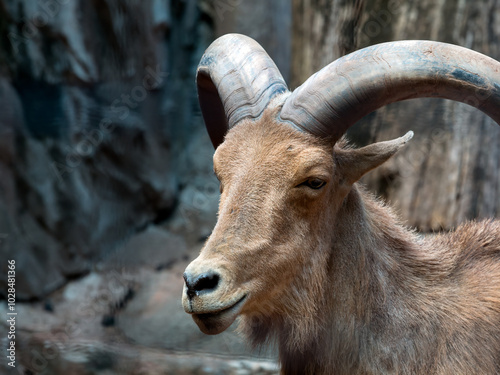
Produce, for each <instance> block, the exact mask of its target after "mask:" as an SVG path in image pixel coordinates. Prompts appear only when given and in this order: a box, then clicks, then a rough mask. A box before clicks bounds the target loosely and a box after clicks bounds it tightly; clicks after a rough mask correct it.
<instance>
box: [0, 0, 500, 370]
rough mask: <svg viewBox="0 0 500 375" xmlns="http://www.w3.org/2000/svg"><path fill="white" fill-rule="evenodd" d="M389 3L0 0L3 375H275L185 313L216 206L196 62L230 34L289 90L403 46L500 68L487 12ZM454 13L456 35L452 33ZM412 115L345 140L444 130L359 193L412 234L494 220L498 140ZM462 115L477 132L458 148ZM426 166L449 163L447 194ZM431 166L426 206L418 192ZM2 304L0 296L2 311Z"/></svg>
mask: <svg viewBox="0 0 500 375" xmlns="http://www.w3.org/2000/svg"><path fill="white" fill-rule="evenodd" d="M402 3H403V2H401V1H392V0H391V1H378V0H377V1H362V0H359V1H358V0H356V1H352V2H349V1H344V0H318V1H312V0H293V1H292V0H273V1H271V2H269V1H265V0H255V1H252V2H250V1H243V0H143V1H140V0H126V1H124V0H91V1H83V0H0V274H1V275H4V276H5V275H7V259H15V261H16V292H17V295H16V297H17V304H16V308H17V311H18V316H19V320H18V324H17V332H16V351H17V367H16V368H15V369H11V368H9V367H7V365H6V361H5V358H4V356H3V354H2V359H1V360H0V374H3V373H4V372H5V373H13V374H25V375H30V374H76V375H78V374H103V375H104V374H107V375H108V374H275V373H277V365H276V362H275V353H274V349H273V348H270V349H269V351H265V352H252V351H251V350H250V349H249V348H247V347H246V346H245V344H244V343H243V342H242V341H241V339H240V338H239V337H238V336H237V334H236V333H235V332H234V331H230V332H227V333H224V334H222V335H220V336H216V337H209V336H205V335H203V334H201V333H200V332H199V331H198V329H197V327H196V326H195V324H194V323H193V322H192V321H191V319H190V318H189V317H188V316H187V315H186V314H185V313H184V312H183V310H182V307H181V305H180V294H181V290H182V285H183V281H182V272H183V270H184V268H185V266H186V265H187V264H188V262H189V260H190V259H192V258H193V257H195V256H196V254H197V252H198V251H199V249H200V247H201V245H202V243H203V241H204V240H205V238H206V237H207V236H208V235H209V234H210V232H211V229H212V227H213V225H214V223H215V220H216V209H217V204H218V195H219V192H218V191H219V188H218V183H217V181H216V179H215V177H214V176H213V173H212V153H213V149H212V145H211V143H210V141H209V138H208V135H207V134H206V131H205V129H204V128H203V122H202V119H201V114H200V112H199V108H198V102H197V97H196V91H195V83H194V74H195V70H196V66H197V64H198V61H199V59H200V57H201V55H202V53H203V51H204V50H205V48H206V47H207V46H208V45H209V44H210V42H211V41H212V40H214V39H215V38H216V37H217V36H218V35H221V34H224V33H227V32H240V33H244V34H247V35H250V36H252V37H254V38H256V39H257V40H258V41H259V42H260V43H261V44H262V45H263V46H264V47H265V48H266V49H267V51H268V52H269V54H270V55H271V57H272V58H273V59H274V60H275V61H276V63H277V65H278V66H279V68H280V70H281V72H282V73H283V76H284V77H285V79H286V80H287V81H288V82H289V83H290V87H291V88H292V89H293V88H294V87H296V86H297V85H299V84H300V83H301V82H302V81H303V80H304V79H306V78H307V77H308V76H309V75H310V74H311V73H312V72H313V71H315V70H317V69H318V68H320V67H321V66H323V65H324V64H326V63H328V62H330V61H332V60H333V59H335V58H337V57H339V56H341V55H342V54H345V53H348V52H350V51H353V50H355V49H357V48H359V47H362V46H365V45H369V44H373V43H377V42H381V41H386V40H393V39H401V38H410V39H411V38H413V37H412V35H415V36H416V37H417V36H418V37H426V38H432V39H436V40H443V41H452V42H456V43H458V44H462V45H465V46H468V47H473V48H475V49H478V50H480V51H482V52H484V53H487V54H490V55H491V56H493V57H496V58H497V59H498V58H499V57H500V55H498V51H499V50H498V46H497V45H496V44H495V43H494V42H492V40H493V39H494V40H498V38H496V36H498V35H497V34H498V30H497V29H496V28H495V27H496V26H494V25H498V24H500V23H498V22H496V21H495V20H497V18H498V17H500V13H499V12H500V11H499V6H500V4H497V3H498V0H482V2H477V4H479V3H481V4H482V5H481V4H479V5H473V4H472V3H471V4H469V2H459V4H458V3H457V4H458V5H456V6H455V5H453V4H455V2H453V1H452V0H449V1H448V0H446V1H442V2H439V6H438V5H433V4H434V2H432V1H430V0H429V1H421V2H419V5H418V6H417V5H416V2H408V4H407V5H404V6H403V5H402ZM452 3H453V4H452ZM462 3H463V4H462ZM483 3H484V4H483ZM474 4H476V3H474ZM481 9H488V11H486V10H481ZM452 11H453V12H454V13H453V14H455V18H454V19H459V20H461V23H459V25H460V27H457V28H456V29H455V31H454V32H453V33H451V34H450V32H448V30H450V28H448V27H444V26H442V25H444V24H445V23H443V22H444V21H443V20H446V19H447V18H446V17H444V16H443V15H444V14H445V13H447V12H448V13H449V12H452ZM457 17H458V18H457ZM460 17H462V18H460ZM495 17H497V18H495ZM450 19H451V18H450ZM484 19H487V20H490V21H488V23H484V22H483V21H484ZM498 19H500V18H498ZM408 20H410V21H411V20H413V21H412V22H413V24H414V25H415V27H414V28H413V29H412V26H411V25H412V23H411V22H410V21H408ZM415 20H420V21H419V22H416V21H415ZM424 21H425V22H424ZM450 22H451V21H450ZM428 23H430V24H431V25H434V26H432V27H430V26H429V27H427V26H426V25H427V24H428ZM436 25H437V26H436ZM478 25H483V26H484V25H491V27H486V26H484V27H483V28H479V29H478V27H477V26H478ZM428 30H431V31H432V32H431V34H430V35H427V34H426V32H427V31H428ZM477 30H480V31H477ZM413 32H414V33H416V34H413ZM452 38H455V39H452ZM495 38H496V39H495ZM422 105H424V106H426V105H428V104H421V105H420V106H417V107H414V106H412V105H410V104H406V107H401V108H403V109H398V107H394V108H389V109H387V110H382V111H380V112H379V113H377V114H374V115H372V116H370V117H369V118H367V119H366V120H364V121H363V122H362V124H360V125H359V127H358V130H356V131H354V132H353V133H352V137H353V139H355V140H356V142H357V143H359V144H363V143H364V142H368V141H373V140H375V139H377V140H378V137H382V138H386V139H387V138H391V137H397V136H399V135H401V134H403V133H404V132H405V131H406V128H404V126H406V125H403V126H402V127H400V126H399V125H398V124H400V123H401V122H402V123H403V124H407V123H408V125H407V126H408V127H411V126H410V125H413V124H414V119H415V118H417V120H418V121H417V122H418V126H419V129H417V128H416V127H415V126H413V127H412V128H413V130H415V131H418V130H420V129H424V130H423V131H424V134H425V132H428V131H429V130H425V124H430V125H433V124H436V128H437V129H442V130H443V132H444V131H447V133H442V132H441V133H439V134H437V133H436V134H434V133H429V134H431V135H434V136H435V138H431V140H432V142H427V143H425V142H424V143H420V144H419V143H417V146H416V148H414V149H413V151H411V150H410V151H408V152H410V153H411V152H413V154H406V155H403V156H402V157H403V159H400V160H412V163H411V164H410V167H411V168H409V167H408V164H404V163H401V162H400V161H396V162H395V163H394V164H392V165H389V166H388V167H387V169H383V170H381V171H380V172H378V174H373V176H372V177H370V178H368V179H367V181H366V182H367V183H368V184H369V186H370V187H371V188H372V189H373V190H374V191H377V192H378V193H380V194H382V195H383V196H384V197H385V198H386V199H388V200H389V201H391V202H393V203H395V204H396V205H397V207H398V208H399V209H400V210H401V213H402V215H403V217H404V218H405V219H407V220H409V222H410V224H412V225H418V226H419V227H420V228H421V229H423V230H430V229H441V228H445V229H449V228H451V227H453V226H454V225H455V224H456V222H457V220H458V221H460V220H464V219H467V218H474V217H476V216H477V217H482V216H495V215H496V216H498V214H499V210H500V198H499V196H500V174H499V173H498V170H500V168H499V165H498V163H499V160H500V131H499V129H498V127H497V126H496V127H495V125H494V124H492V123H491V121H489V120H488V119H485V118H484V117H481V116H482V115H481V114H480V113H479V112H477V111H476V112H472V111H469V110H468V109H466V110H464V109H463V108H464V107H459V109H458V110H456V109H454V108H448V107H449V105H448V104H447V105H446V108H448V109H446V112H443V110H442V109H439V108H438V109H437V110H436V111H435V112H432V111H431V112H432V113H429V116H431V118H432V121H434V123H432V122H430V120H429V119H428V118H427V117H425V118H424V117H422V116H423V115H420V117H418V116H417V117H416V115H415V113H416V112H420V113H421V112H422V109H421V108H422V107H421V106H422ZM435 105H436V106H438V107H439V106H442V104H435ZM404 108H406V110H405V109H404ZM405 111H407V112H405ZM405 113H406V114H405ZM470 113H473V114H472V115H471V114H470ZM464 116H465V117H464ZM469 120H470V121H472V120H474V121H476V122H477V121H479V123H480V129H481V132H479V133H476V134H477V135H476V136H474V137H472V138H470V137H471V136H470V134H471V133H469V131H468V130H467V129H469V128H466V122H467V121H469ZM382 122H383V123H384V124H388V125H385V128H384V129H387V130H385V131H382V130H380V129H381V127H380V123H382ZM455 122H458V123H459V125H460V126H459V127H458V129H459V130H452V129H455V128H454V127H453V124H454V123H455ZM373 124H375V127H373V126H372V125H373ZM394 124H396V125H394ZM490 128H491V129H490ZM373 129H378V130H380V132H379V133H380V134H379V133H377V134H375V133H374V130H373ZM492 129H494V130H492ZM393 133H394V134H393ZM443 134H444V135H443ZM450 134H451V135H450ZM439 137H441V138H439ZM467 137H469V138H470V141H468V139H469V138H467ZM454 139H455V140H458V141H457V142H455V144H458V146H457V147H451V149H450V148H449V147H448V146H449V145H450V144H454V143H453V142H452V141H453V140H454ZM417 142H418V140H417ZM474 142H475V143H474ZM474 145H475V146H474ZM447 147H448V148H447ZM415 150H416V151H415ZM450 150H451V151H452V152H451V153H449V152H450ZM432 152H434V154H432ZM430 154H432V155H431V156H429V160H438V159H440V158H444V156H443V155H448V154H450V155H451V159H452V160H455V164H454V168H455V169H454V172H453V173H450V176H451V177H450V178H451V182H449V183H447V182H446V181H448V180H450V179H446V178H445V177H446V174H445V173H443V171H442V169H440V168H439V164H436V165H438V167H437V168H433V165H434V164H432V162H428V161H427V160H428V159H427V158H426V157H425V155H430ZM408 155H413V156H408ZM415 155H416V156H415ZM422 155H424V156H422ZM436 155H437V156H436ZM416 157H418V158H419V159H418V160H417V162H415V161H414V160H415V158H416ZM443 160H448V159H443ZM474 160H476V161H477V162H476V163H475V164H471V163H472V162H473V161H474ZM446 163H448V165H450V161H449V160H448V161H446ZM481 165H483V166H481ZM408 170H410V171H411V172H412V173H413V172H415V177H413V178H410V177H409V176H408V173H406V172H408ZM433 171H434V172H435V175H436V176H439V179H435V181H436V182H435V183H433V184H429V186H431V187H432V189H433V190H432V191H431V192H429V190H428V189H429V188H427V190H425V189H424V188H425V187H424V186H422V183H421V182H419V178H420V179H422V178H425V179H427V180H431V179H432V175H431V173H434V172H433ZM422 176H423V177H422ZM444 180H446V181H445V182H446V183H445V182H443V181H444ZM408 183H411V186H410V187H408ZM405 184H406V185H405ZM443 184H444V185H443ZM402 185H404V186H403V188H401V186H402ZM426 186H427V185H426ZM443 186H444V187H443ZM449 186H454V187H455V189H450V188H449ZM463 186H465V188H463ZM477 186H479V187H480V189H479V190H478V191H479V193H478V195H473V194H472V193H471V192H473V191H476V190H474V189H475V188H476V187H477ZM457 187H458V188H457ZM419 189H420V190H419ZM422 189H424V190H422ZM457 189H458V190H457ZM431 193H432V194H431ZM408 194H410V195H408ZM408 196H411V199H410V200H409V199H408V198H407V197H408ZM426 196H427V197H429V196H430V197H434V196H436V197H437V196H442V197H444V198H442V201H439V204H436V203H432V202H433V201H432V200H425V199H423V197H426ZM405 197H406V198H405ZM471 197H473V198H471ZM429 205H430V206H429ZM420 207H421V208H420ZM433 207H435V210H433V209H432V208H433ZM443 207H444V208H446V210H448V211H446V212H448V214H442V212H443V210H444V208H443ZM450 210H451V211H453V210H454V211H453V212H452V213H451V214H450V213H449V212H450ZM423 211H425V215H427V216H425V215H424V213H423ZM457 212H458V214H457ZM415 213H416V215H415ZM412 218H414V219H415V220H413V221H412ZM4 276H2V277H0V298H5V296H6V291H7V283H6V277H4ZM6 309H7V305H6V303H4V301H2V304H1V305H0V316H2V317H5V316H7V315H6V314H7V310H6ZM4 320H5V319H3V318H2V319H1V321H2V323H0V327H1V328H0V342H1V343H2V348H4V349H5V348H6V345H7V339H6V336H7V335H6V333H5V332H6V331H5V332H4V329H7V328H8V326H7V325H6V323H5V322H4Z"/></svg>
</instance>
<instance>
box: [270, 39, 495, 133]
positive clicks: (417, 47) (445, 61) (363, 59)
mask: <svg viewBox="0 0 500 375" xmlns="http://www.w3.org/2000/svg"><path fill="white" fill-rule="evenodd" d="M423 97H435V98H444V99H450V100H455V101H459V102H462V103H466V104H469V105H471V106H473V107H476V108H478V109H480V110H481V111H483V112H484V113H486V114H487V115H488V116H490V117H491V118H492V119H493V120H495V121H496V122H497V123H499V124H500V63H499V62H498V61H496V60H494V59H492V58H490V57H488V56H485V55H483V54H481V53H479V52H475V51H472V50H469V49H467V48H463V47H459V46H455V45H451V44H446V43H439V42H431V41H400V42H389V43H383V44H379V45H375V46H372V47H367V48H364V49H362V50H359V51H357V52H354V53H351V54H349V55H347V56H344V57H342V58H340V59H338V60H336V61H334V62H333V63H331V64H330V65H328V66H326V67H325V68H323V69H322V70H320V71H319V72H317V73H316V74H314V75H313V76H311V77H310V78H309V79H308V80H307V81H306V82H305V83H304V84H303V85H302V86H300V87H298V88H297V89H296V90H295V91H294V92H293V93H292V94H291V95H290V96H289V97H288V99H287V100H286V102H285V103H284V105H283V109H282V111H281V114H280V117H281V119H282V120H283V121H288V122H290V123H292V124H294V125H295V126H296V127H298V128H299V129H302V130H304V131H307V132H310V133H312V134H314V135H317V136H319V137H325V138H330V139H331V140H332V141H334V142H335V141H336V140H338V139H339V138H340V137H341V136H342V135H343V134H344V133H345V132H346V131H347V129H348V128H349V127H350V126H352V125H353V124H354V123H356V122H357V121H358V120H359V119H361V118H362V117H364V116H365V115H367V114H369V113H371V112H373V111H375V110H377V109H378V108H380V107H383V106H385V105H387V104H390V103H393V102H397V101H401V100H407V99H414V98H423Z"/></svg>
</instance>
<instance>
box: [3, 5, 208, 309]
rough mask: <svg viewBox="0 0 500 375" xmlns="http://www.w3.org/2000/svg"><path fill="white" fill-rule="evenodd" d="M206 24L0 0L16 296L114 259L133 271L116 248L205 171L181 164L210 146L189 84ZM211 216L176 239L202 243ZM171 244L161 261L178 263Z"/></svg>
mask: <svg viewBox="0 0 500 375" xmlns="http://www.w3.org/2000/svg"><path fill="white" fill-rule="evenodd" d="M203 17H204V16H203V14H202V12H201V11H200V10H199V7H198V2H197V1H188V2H162V1H150V2H137V1H128V2H121V1H116V0H98V1H92V2H76V1H61V0H46V1H45V0H44V1H38V0H19V1H15V2H12V1H6V0H0V33H1V35H2V37H1V38H0V112H1V113H2V116H1V118H0V174H1V178H0V272H2V273H3V274H5V271H6V268H5V267H6V259H16V262H17V264H18V267H17V272H18V274H17V276H18V283H17V297H18V299H20V300H29V299H33V298H43V296H44V295H46V294H47V293H49V292H50V291H53V290H55V289H56V288H58V287H60V286H62V285H63V284H64V283H65V282H66V280H67V279H68V278H71V277H75V276H78V275H84V274H85V273H87V272H89V270H90V269H91V268H92V266H93V265H94V264H95V263H96V262H97V261H99V260H101V259H111V260H113V259H114V260H115V261H116V262H120V261H121V258H120V256H119V254H118V252H119V251H121V250H123V251H125V252H128V253H127V254H124V257H123V260H124V261H125V260H126V261H131V262H134V261H136V260H137V259H135V260H134V259H132V258H130V257H129V255H130V254H131V253H130V247H127V246H124V241H127V239H128V238H130V237H131V236H134V235H136V234H137V233H139V232H141V231H142V230H144V229H145V228H150V227H151V225H154V224H158V223H164V222H165V221H167V220H169V219H171V217H172V213H173V212H174V211H175V210H176V208H178V204H177V203H178V201H179V198H180V194H181V192H182V191H183V190H184V188H185V187H186V186H187V185H188V183H189V181H191V180H194V179H195V175H196V174H195V173H198V172H199V171H200V170H202V169H203V168H205V169H207V170H208V171H211V157H210V158H209V159H206V160H202V162H201V163H200V161H197V165H196V168H191V165H190V164H189V163H191V161H193V160H194V158H193V157H191V158H183V157H182V155H183V153H185V150H186V149H188V148H189V147H188V146H189V144H190V142H191V141H196V142H198V143H203V142H205V143H206V144H207V146H209V145H210V142H209V139H208V136H207V135H206V134H205V133H204V132H202V131H199V130H203V123H202V121H201V117H200V116H199V113H197V111H198V109H197V105H196V93H195V87H194V85H193V77H194V72H195V69H196V65H197V63H198V60H199V57H200V56H201V54H202V52H203V50H204V49H205V47H206V46H207V45H208V43H209V41H210V39H211V38H212V37H211V35H212V34H211V33H212V32H211V30H212V27H211V25H210V22H209V20H208V18H207V17H206V16H205V18H203ZM197 129H198V131H197ZM194 135H196V137H199V138H200V141H198V140H194V139H193V138H194ZM192 171H193V172H192ZM194 171H195V172H194ZM178 176H182V178H179V177H178ZM198 178H199V176H198ZM183 181H184V182H183ZM202 185H203V183H202ZM216 200H217V197H215V201H216ZM215 206H216V203H215ZM213 207H214V206H213V204H212V206H207V207H206V208H204V209H205V210H204V211H203V212H202V213H203V214H200V215H198V216H199V217H198V219H197V221H196V225H195V226H191V227H189V228H187V226H186V225H185V223H181V225H178V226H177V228H176V231H177V233H184V234H185V233H187V232H188V233H189V234H190V235H191V237H192V238H195V239H198V238H200V237H203V236H206V235H207V232H209V229H207V228H209V227H210V226H211V225H204V224H203V223H204V222H205V221H206V220H204V218H205V217H207V218H208V217H209V219H208V220H209V221H210V223H211V222H212V221H213V219H212V218H213V217H215V209H214V208H213ZM208 211H210V215H205V214H206V213H207V212H208ZM195 214H196V212H195ZM198 228H200V230H199V231H198ZM200 233H202V234H200ZM149 235H150V234H147V235H146V236H149ZM172 236H173V235H172ZM150 239H151V238H150V237H147V238H145V239H143V241H148V240H150ZM175 241H177V243H178V244H177V245H175V246H173V245H172V246H165V248H164V251H167V252H172V254H165V257H164V259H163V260H162V261H165V262H167V263H168V261H169V260H171V259H174V258H176V257H178V256H179V255H180V253H181V251H182V249H183V248H184V245H183V244H181V243H180V242H182V240H180V239H176V240H175ZM131 246H133V244H132V245H131ZM154 247H155V248H156V249H158V251H159V249H160V248H161V245H160V244H156V245H154ZM151 251H157V250H154V249H151ZM143 260H144V259H143ZM158 260H160V259H159V258H158ZM140 262H142V260H140ZM158 266H160V265H159V264H158ZM5 290H6V286H5V280H4V279H3V278H2V279H0V296H2V295H5Z"/></svg>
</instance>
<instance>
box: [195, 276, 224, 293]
mask: <svg viewBox="0 0 500 375" xmlns="http://www.w3.org/2000/svg"><path fill="white" fill-rule="evenodd" d="M218 284H219V275H217V274H216V273H209V274H202V275H200V276H199V277H198V278H197V279H196V281H195V283H194V285H193V289H194V290H195V291H197V292H201V291H202V290H210V289H215V288H216V287H217V285H218Z"/></svg>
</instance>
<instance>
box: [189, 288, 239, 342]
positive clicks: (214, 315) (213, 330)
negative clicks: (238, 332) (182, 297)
mask: <svg viewBox="0 0 500 375" xmlns="http://www.w3.org/2000/svg"><path fill="white" fill-rule="evenodd" d="M246 298H247V296H246V295H244V296H243V297H241V298H240V299H239V300H238V301H237V302H236V303H235V304H233V305H231V306H229V307H225V308H223V309H221V310H218V311H213V312H209V313H203V314H192V315H191V316H192V317H193V320H194V321H195V323H196V325H197V326H198V328H199V329H200V330H201V331H202V332H203V333H205V334H207V335H217V334H219V333H221V332H224V331H225V330H226V329H227V328H228V327H229V326H230V325H231V324H232V323H233V322H234V320H235V319H236V317H237V316H238V314H239V313H240V311H241V309H242V308H243V305H244V303H243V302H244V301H245V299H246Z"/></svg>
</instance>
